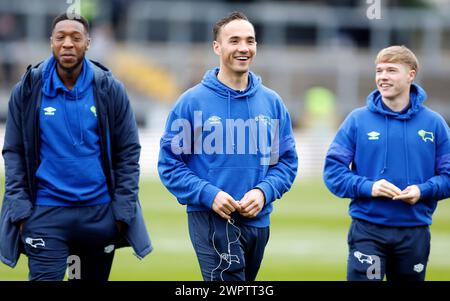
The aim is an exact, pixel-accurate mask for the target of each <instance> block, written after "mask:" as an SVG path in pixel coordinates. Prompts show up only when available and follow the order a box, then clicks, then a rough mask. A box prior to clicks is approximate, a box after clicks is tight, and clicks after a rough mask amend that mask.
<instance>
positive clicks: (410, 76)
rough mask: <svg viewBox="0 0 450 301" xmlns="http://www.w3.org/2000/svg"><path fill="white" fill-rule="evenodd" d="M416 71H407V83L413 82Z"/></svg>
mask: <svg viewBox="0 0 450 301" xmlns="http://www.w3.org/2000/svg"><path fill="white" fill-rule="evenodd" d="M416 74H417V72H416V70H409V72H408V81H409V83H412V82H413V81H414V79H415V78H416Z"/></svg>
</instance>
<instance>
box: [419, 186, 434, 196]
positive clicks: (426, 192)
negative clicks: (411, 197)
mask: <svg viewBox="0 0 450 301" xmlns="http://www.w3.org/2000/svg"><path fill="white" fill-rule="evenodd" d="M417 187H419V190H420V198H421V199H430V198H431V195H432V192H433V189H432V187H431V185H430V184H427V183H423V184H419V185H417Z"/></svg>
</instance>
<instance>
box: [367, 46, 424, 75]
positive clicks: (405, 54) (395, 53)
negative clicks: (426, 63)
mask: <svg viewBox="0 0 450 301" xmlns="http://www.w3.org/2000/svg"><path fill="white" fill-rule="evenodd" d="M380 63H393V64H403V65H406V66H408V67H409V68H410V69H411V70H414V71H416V74H417V72H419V61H418V60H417V57H416V55H415V54H414V53H413V52H412V51H411V50H409V49H408V48H407V47H405V46H403V45H402V46H390V47H387V48H384V49H381V50H380V52H378V54H377V58H376V59H375V65H377V64H380Z"/></svg>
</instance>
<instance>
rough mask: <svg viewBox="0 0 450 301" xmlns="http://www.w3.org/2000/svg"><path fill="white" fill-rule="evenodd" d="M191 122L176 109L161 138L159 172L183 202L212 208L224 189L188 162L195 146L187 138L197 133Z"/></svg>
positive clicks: (161, 177)
mask: <svg viewBox="0 0 450 301" xmlns="http://www.w3.org/2000/svg"><path fill="white" fill-rule="evenodd" d="M183 117H187V116H183ZM187 118H189V117H187ZM179 125H184V127H182V126H180V127H179ZM190 125H192V122H190V121H189V120H188V119H184V118H179V117H178V114H176V113H175V112H174V111H173V110H172V112H171V113H170V115H169V117H168V119H167V124H166V129H165V132H164V134H163V136H162V138H161V142H160V152H159V159H158V174H159V177H160V179H161V181H162V183H163V184H164V186H165V187H166V188H167V189H168V190H169V191H170V192H171V193H172V194H173V195H175V197H176V198H177V199H178V202H179V203H180V204H183V205H203V206H206V207H207V208H211V207H212V204H213V202H214V199H215V197H216V195H217V193H219V191H220V189H219V188H218V187H216V186H214V185H212V184H211V183H209V182H208V181H206V180H204V179H201V178H200V177H198V176H197V175H196V174H195V173H194V172H193V171H192V170H191V169H190V168H189V167H188V166H187V165H186V161H187V159H188V157H189V153H190V150H191V145H190V143H189V142H186V141H190V137H192V135H193V133H192V129H191V128H190ZM180 129H181V130H180ZM188 136H189V138H188ZM181 137H183V138H181ZM183 143H184V144H183Z"/></svg>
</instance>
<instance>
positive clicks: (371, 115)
mask: <svg viewBox="0 0 450 301" xmlns="http://www.w3.org/2000/svg"><path fill="white" fill-rule="evenodd" d="M375 64H376V75H375V82H376V86H377V89H376V90H375V91H373V92H372V93H371V94H370V95H369V96H368V98H367V106H365V107H362V108H358V109H356V110H354V111H353V112H351V113H350V114H349V116H347V118H346V119H345V121H344V122H343V124H342V125H341V126H340V128H339V130H338V132H337V134H336V137H335V138H334V140H333V142H332V144H331V146H330V148H329V150H328V153H327V156H326V159H325V167H324V174H323V177H324V181H325V183H326V185H327V187H328V188H329V189H330V191H331V192H332V193H334V194H335V195H337V196H339V197H343V198H351V202H350V208H349V214H350V216H351V218H352V223H351V226H350V230H349V233H348V246H349V255H348V262H347V279H348V280H382V279H383V278H384V276H385V275H386V278H387V280H424V279H425V270H426V266H427V261H428V256H429V252H430V230H429V225H430V224H431V220H432V214H433V212H434V210H435V209H436V206H437V202H438V200H442V199H445V198H448V197H449V195H450V142H449V128H448V125H447V123H446V122H445V121H444V119H443V118H442V117H441V116H440V115H439V114H438V113H436V112H433V111H432V110H430V109H429V108H427V107H425V106H424V105H423V102H424V101H425V100H426V98H427V95H426V93H425V91H424V90H423V89H422V88H421V87H420V86H419V85H417V84H415V83H413V81H414V79H415V78H416V75H417V72H418V69H419V63H418V60H417V58H416V56H415V55H414V53H413V52H412V51H411V50H409V49H408V48H406V47H404V46H391V47H388V48H385V49H382V50H381V51H380V52H379V53H378V55H377V58H376V60H375Z"/></svg>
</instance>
